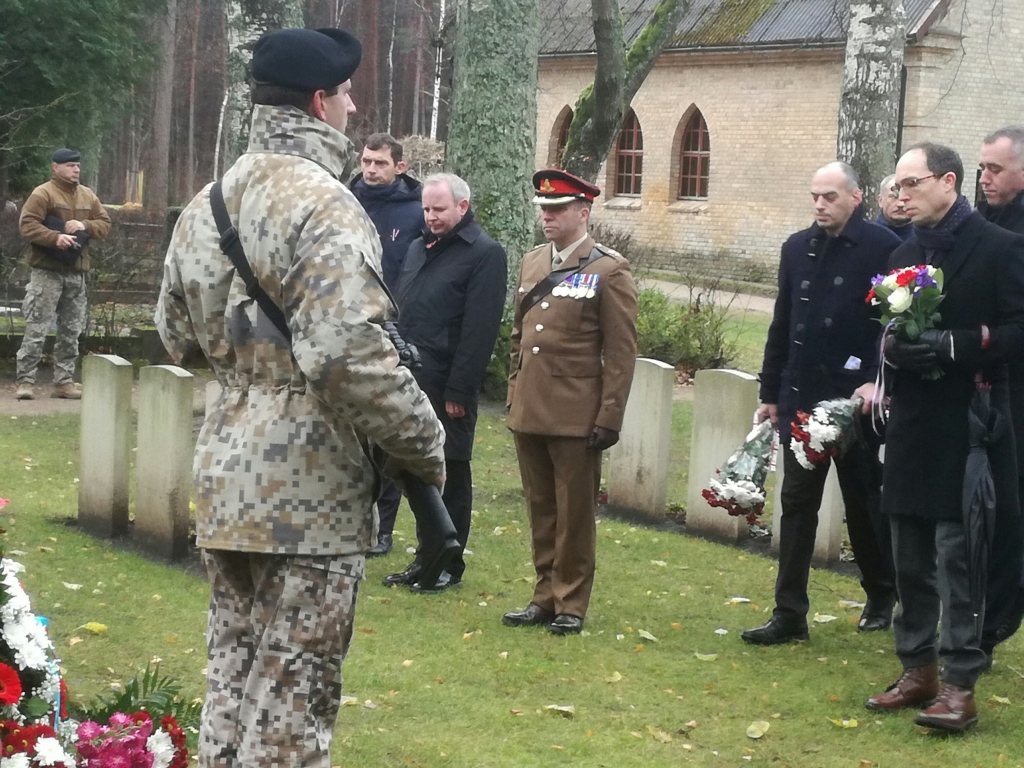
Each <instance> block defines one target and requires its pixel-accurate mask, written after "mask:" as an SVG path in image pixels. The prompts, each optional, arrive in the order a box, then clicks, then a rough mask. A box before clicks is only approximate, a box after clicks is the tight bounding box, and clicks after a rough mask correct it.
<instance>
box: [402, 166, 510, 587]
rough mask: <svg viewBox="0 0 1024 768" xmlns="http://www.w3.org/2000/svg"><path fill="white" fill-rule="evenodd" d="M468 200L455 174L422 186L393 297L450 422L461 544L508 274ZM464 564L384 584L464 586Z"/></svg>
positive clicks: (453, 505) (431, 391)
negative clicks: (417, 219) (417, 221)
mask: <svg viewBox="0 0 1024 768" xmlns="http://www.w3.org/2000/svg"><path fill="white" fill-rule="evenodd" d="M469 196H470V191H469V185H468V184H466V182H465V181H463V180H462V179H460V178H459V177H458V176H455V175H453V174H450V173H439V174H437V175H435V176H431V177H429V178H428V179H427V180H426V181H425V182H424V184H423V214H424V218H425V220H426V223H427V231H426V232H424V234H423V237H421V238H419V239H417V240H416V241H415V242H413V244H412V245H411V246H409V252H408V254H406V257H405V263H404V264H403V265H402V273H401V275H399V280H398V293H397V296H396V298H397V301H398V309H399V312H400V316H399V320H398V330H399V332H400V333H401V335H402V338H403V339H404V340H405V341H406V342H408V343H410V344H413V345H415V346H416V348H417V349H418V350H419V353H420V358H421V360H422V365H421V367H420V368H419V369H418V370H414V371H413V375H414V376H415V377H416V381H417V383H418V384H419V385H420V387H421V388H422V389H423V391H424V392H426V393H427V397H429V398H430V402H431V404H433V406H434V411H435V412H436V413H437V415H438V416H439V417H440V419H441V423H442V424H443V425H444V432H445V441H444V457H445V486H444V494H443V498H444V504H445V506H446V507H447V508H448V514H450V515H451V518H452V522H453V523H454V524H455V530H456V532H457V534H458V538H459V544H461V545H462V548H463V549H465V547H466V542H467V540H468V539H469V526H470V513H471V510H472V507H473V475H472V472H471V470H470V459H472V458H473V436H474V433H475V430H476V416H477V397H478V395H479V392H480V390H481V388H482V387H483V384H484V378H485V377H486V375H487V364H488V362H489V361H490V359H491V353H492V352H493V351H494V343H495V341H497V339H498V329H499V328H500V327H501V316H502V313H503V311H504V308H505V293H506V290H507V279H508V274H507V273H508V265H507V260H506V258H505V251H504V249H503V248H502V247H501V246H500V245H499V244H498V243H496V242H494V240H492V239H491V237H490V236H489V235H488V234H487V233H486V232H484V231H483V228H481V226H480V225H479V224H478V223H477V222H476V220H475V219H474V217H473V211H472V210H471V209H470V206H469ZM422 533H423V532H421V531H419V532H417V535H418V536H420V538H421V539H422V535H421V534H422ZM465 569H466V563H465V560H464V559H463V557H462V553H461V552H460V553H459V555H458V556H457V557H456V558H455V559H454V561H453V562H452V563H451V564H450V565H449V566H448V570H447V571H446V572H444V573H442V574H441V577H440V578H439V579H438V581H437V583H436V584H422V585H421V584H419V583H418V577H419V575H420V571H421V570H422V568H421V564H420V563H419V561H418V558H417V559H416V560H413V562H412V563H411V564H410V565H409V566H408V567H407V568H406V569H405V570H404V571H401V572H400V573H393V574H391V575H390V576H388V577H387V578H385V579H384V584H385V585H387V586H391V585H394V584H408V585H410V586H411V587H412V588H413V591H418V592H438V591H441V590H444V589H448V588H449V587H453V586H455V585H456V584H459V583H460V582H461V581H462V574H463V572H464V571H465Z"/></svg>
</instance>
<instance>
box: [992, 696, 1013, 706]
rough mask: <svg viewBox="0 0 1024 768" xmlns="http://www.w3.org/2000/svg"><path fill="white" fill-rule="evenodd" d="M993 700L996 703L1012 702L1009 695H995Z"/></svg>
mask: <svg viewBox="0 0 1024 768" xmlns="http://www.w3.org/2000/svg"><path fill="white" fill-rule="evenodd" d="M991 701H994V702H995V703H996V704H1009V703H1010V699H1009V698H1008V697H1006V696H995V695H993V696H992V699H991Z"/></svg>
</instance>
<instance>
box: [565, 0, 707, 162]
mask: <svg viewBox="0 0 1024 768" xmlns="http://www.w3.org/2000/svg"><path fill="white" fill-rule="evenodd" d="M689 7H690V2H689V0H659V2H658V4H657V5H656V6H655V8H654V13H653V15H652V16H651V20H650V21H649V22H648V23H647V26H646V27H644V29H643V30H642V31H641V32H640V34H639V35H638V36H637V38H636V40H634V41H633V44H632V45H631V46H630V47H629V50H628V51H627V50H626V46H625V41H624V40H623V37H622V31H623V30H622V13H621V11H620V9H619V0H591V11H592V15H593V24H594V41H595V44H596V45H595V47H596V49H597V67H596V69H595V70H594V83H593V85H591V86H588V87H587V88H585V89H584V90H583V93H581V94H580V98H579V100H578V101H577V102H576V109H575V110H573V117H572V123H571V124H570V125H569V138H568V141H567V142H566V145H565V152H564V153H563V154H562V167H563V168H564V169H565V170H567V171H569V172H570V173H574V174H576V175H577V176H580V177H581V178H584V179H587V180H588V181H594V180H596V179H597V174H598V172H599V171H600V170H601V164H602V163H603V162H604V160H605V158H606V157H608V152H609V151H610V150H611V148H612V143H613V142H614V141H615V137H616V136H618V133H619V128H620V126H621V125H622V118H623V116H624V115H625V114H626V110H627V109H628V108H629V104H630V102H631V101H632V100H633V97H634V96H635V95H636V92H637V91H639V90H640V86H641V85H643V84H644V80H645V79H646V78H647V75H648V74H650V71H651V69H652V68H653V67H654V62H655V61H656V60H657V58H658V56H660V55H661V52H662V51H663V50H665V46H667V45H668V44H669V43H670V42H671V41H672V38H673V37H674V36H675V33H676V29H677V28H678V27H679V22H680V21H681V20H682V18H683V15H684V14H685V13H686V11H687V9H688V8H689Z"/></svg>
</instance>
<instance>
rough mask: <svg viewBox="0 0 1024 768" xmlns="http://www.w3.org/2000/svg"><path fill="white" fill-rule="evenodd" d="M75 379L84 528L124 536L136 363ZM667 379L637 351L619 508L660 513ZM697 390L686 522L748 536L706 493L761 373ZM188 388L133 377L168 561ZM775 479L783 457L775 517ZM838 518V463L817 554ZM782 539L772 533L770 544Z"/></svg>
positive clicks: (171, 377)
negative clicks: (79, 403) (79, 389)
mask: <svg viewBox="0 0 1024 768" xmlns="http://www.w3.org/2000/svg"><path fill="white" fill-rule="evenodd" d="M82 381H83V392H82V426H81V430H82V434H81V470H80V478H79V491H78V517H79V524H80V525H81V526H82V528H84V529H86V530H88V531H90V532H91V533H93V534H94V535H97V536H102V537H114V536H122V535H124V534H126V533H127V532H128V528H129V519H128V513H129V508H128V486H129V474H130V473H129V466H130V451H131V424H132V366H131V363H129V362H128V361H127V360H125V359H123V358H121V357H118V356H116V355H90V356H88V357H86V358H85V360H84V361H83V366H82ZM674 384H675V370H674V369H673V368H672V366H669V365H666V364H665V363H661V362H659V361H657V360H648V359H645V358H639V359H637V361H636V368H635V372H634V377H633V386H632V389H631V391H630V395H629V399H628V401H627V404H626V410H625V415H624V418H623V426H622V431H621V434H620V439H619V443H618V444H617V445H616V446H615V447H613V448H612V449H611V452H610V457H609V467H608V503H609V505H611V506H612V507H614V508H618V509H620V510H626V511H629V512H632V513H634V514H637V515H640V516H642V517H645V518H648V519H653V520H659V519H664V518H665V514H666V508H667V499H668V477H669V462H670V450H671V439H672V392H673V387H674ZM695 388H696V391H695V395H694V404H693V433H692V442H691V449H690V466H689V480H690V482H689V493H688V496H687V506H686V510H687V511H686V525H687V529H688V530H690V531H692V532H694V533H699V534H702V535H705V536H708V537H710V538H715V539H719V540H723V541H728V542H732V543H735V542H737V541H739V540H740V539H741V538H743V537H744V536H746V535H747V526H746V522H745V520H743V519H742V518H737V517H730V516H728V515H727V514H726V513H725V512H724V511H722V510H721V509H715V508H712V507H710V506H708V504H707V502H705V500H704V498H703V497H702V495H701V490H702V489H703V488H704V486H705V485H706V483H707V480H708V479H709V478H710V477H711V476H712V475H713V474H714V472H715V470H716V469H717V468H718V467H720V466H721V465H722V464H723V463H724V462H725V460H726V459H727V458H728V457H729V455H730V454H731V453H732V452H733V451H734V450H735V449H736V448H737V447H739V445H740V444H742V442H743V439H744V437H745V436H746V434H747V432H749V430H750V425H751V415H752V414H753V412H754V410H755V409H756V407H757V381H756V379H755V378H754V377H753V376H750V375H749V374H746V373H742V372H740V371H729V370H711V371H700V372H698V374H697V376H696V379H695ZM207 389H208V391H207V401H208V404H209V401H210V399H211V398H213V399H215V398H216V397H217V395H218V393H219V387H218V386H217V383H216V382H211V383H210V385H209V386H208V388H207ZM192 393H193V377H192V374H190V373H189V372H188V371H186V370H184V369H182V368H178V367H176V366H173V365H153V366H147V367H145V368H143V369H142V371H141V373H140V376H139V406H138V408H139V418H138V432H137V440H136V456H135V471H136V478H137V482H136V497H137V498H136V504H135V528H134V540H135V542H136V544H137V545H138V546H140V547H141V548H143V549H146V550H147V551H149V552H151V553H153V554H155V555H157V556H159V557H164V558H168V559H178V558H180V557H183V556H184V555H185V554H186V552H187V549H188V527H189V499H190V497H191V490H192V472H191V467H192V454H193V440H192ZM781 487H782V465H781V462H779V465H778V468H777V470H776V482H775V509H776V514H778V510H780V509H781V505H780V503H779V494H780V489H781ZM842 524H843V506H842V497H841V496H840V493H839V487H838V483H837V482H836V479H835V472H834V471H833V472H831V473H830V476H829V481H828V483H827V485H826V489H825V499H824V501H823V503H822V507H821V511H820V513H819V515H818V536H817V542H816V544H815V551H814V556H815V559H816V560H817V561H819V562H832V561H835V560H838V559H839V547H840V543H841V541H842ZM779 539H780V537H779V535H778V530H777V529H776V531H775V535H774V536H773V537H772V549H773V550H775V551H777V550H778V547H779Z"/></svg>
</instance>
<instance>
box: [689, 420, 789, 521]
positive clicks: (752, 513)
mask: <svg viewBox="0 0 1024 768" xmlns="http://www.w3.org/2000/svg"><path fill="white" fill-rule="evenodd" d="M774 443H775V428H774V427H773V426H772V423H771V422H770V421H763V422H761V423H760V424H758V425H757V426H756V427H754V428H753V429H752V430H751V431H750V434H748V435H747V438H746V440H745V441H744V443H743V445H741V446H740V447H739V448H738V449H737V450H736V451H735V452H734V453H733V454H732V456H730V457H729V458H728V460H727V461H726V462H725V464H724V465H723V466H722V468H721V469H719V470H717V471H716V472H715V476H714V477H712V478H711V479H710V480H709V481H708V487H707V488H705V489H704V490H703V491H701V495H702V496H703V497H704V500H705V501H707V503H708V504H709V505H710V506H712V507H721V508H722V509H724V510H725V511H726V512H728V513H729V514H730V515H732V516H733V517H746V518H747V522H748V523H749V524H750V525H754V524H755V523H756V522H757V518H758V516H760V514H761V513H762V512H763V511H764V500H765V489H764V484H765V481H767V479H768V472H769V471H770V469H771V462H772V454H773V446H774Z"/></svg>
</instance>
